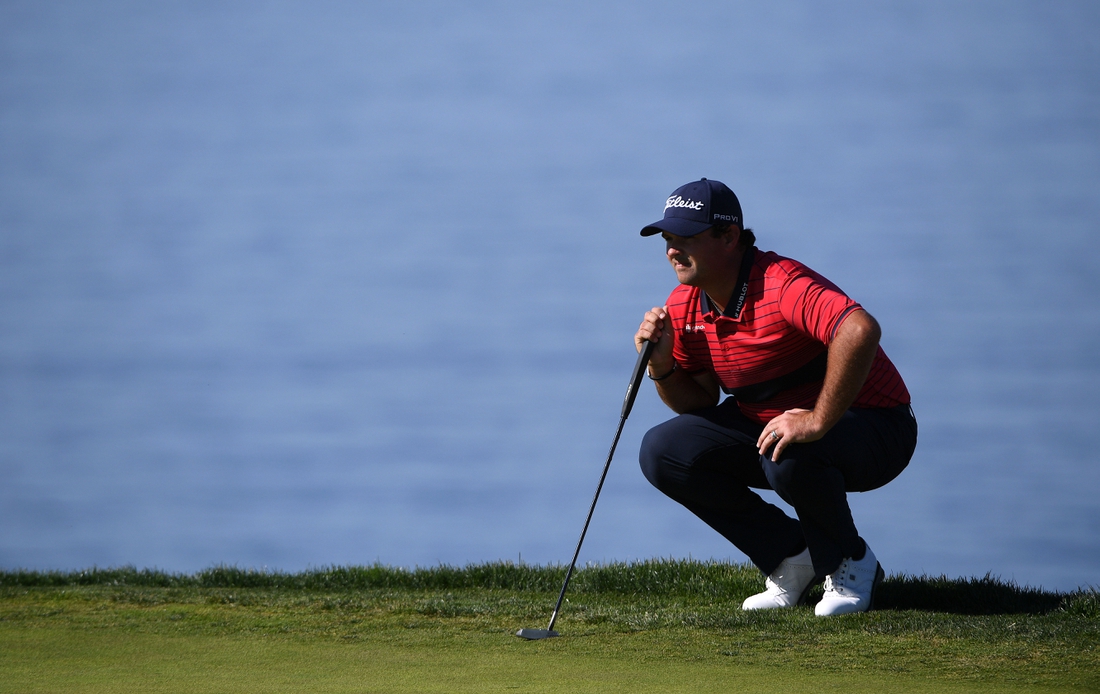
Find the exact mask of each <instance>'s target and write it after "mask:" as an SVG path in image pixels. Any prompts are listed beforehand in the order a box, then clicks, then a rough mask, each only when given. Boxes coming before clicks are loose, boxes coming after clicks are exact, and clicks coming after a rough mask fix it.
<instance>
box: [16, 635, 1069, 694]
mask: <svg viewBox="0 0 1100 694" xmlns="http://www.w3.org/2000/svg"><path fill="white" fill-rule="evenodd" d="M653 645H654V644H653V643H652V641H651V640H650V639H649V638H648V637H646V636H645V635H642V634H624V635H616V636H613V637H606V636H605V635H599V636H596V635H592V636H583V635H582V636H572V637H571V636H566V637H562V638H559V639H550V640H546V641H538V642H528V641H523V640H521V639H517V638H515V637H514V636H511V635H509V634H508V633H505V632H501V633H499V634H498V633H484V632H481V633H470V632H467V633H462V634H455V633H451V634H439V638H438V639H436V640H433V639H423V638H418V639H415V640H409V641H405V642H399V643H394V642H393V641H392V639H391V638H383V637H382V636H381V635H380V636H379V637H378V638H377V639H372V638H370V637H369V636H368V637H367V638H364V639H360V640H355V641H348V642H340V641H339V640H337V639H335V638H333V639H325V638H314V639H301V638H285V639H284V638H279V637H272V636H262V635H255V636H241V635H233V636H226V635H184V636H172V635H163V634H156V633H132V632H125V631H117V630H111V629H101V628H91V629H81V628H74V627H65V626H59V627H56V628H55V627H42V626H37V627H33V628H26V627H23V626H17V625H13V624H11V623H8V624H4V623H2V622H0V673H2V676H0V692H21V693H32V692H60V691H64V692H120V693H125V692H200V691H202V692H222V691H225V692H230V691H231V692H386V693H389V694H394V693H401V692H447V693H454V692H510V691H520V692H551V691H553V692H562V691H566V692H631V693H632V694H633V693H636V692H666V693H667V692H722V693H723V694H726V693H728V692H769V693H770V692H776V691H783V692H820V691H823V690H825V691H831V690H838V691H840V690H842V691H844V692H846V693H853V692H855V693H858V692H875V693H876V694H881V693H883V692H943V691H948V692H971V691H973V692H981V691H997V692H1005V691H1037V688H1036V687H1035V686H1034V685H1030V686H1028V687H1023V686H1021V687H1019V688H1016V687H1012V686H1011V685H1009V686H1007V687H1006V683H1004V682H1003V681H1002V682H999V683H995V684H994V683H991V684H984V683H981V682H977V683H976V682H965V683H963V682H951V681H944V680H938V679H937V680H928V679H920V678H916V677H913V676H911V675H907V674H905V673H902V672H899V673H896V674H882V673H868V672H848V673H845V672H821V671H816V670H810V669H804V668H798V667H790V666H786V667H782V668H781V667H774V668H770V667H766V666H764V667H762V666H759V665H754V666H746V665H744V664H741V663H738V661H737V659H736V658H735V657H727V658H721V659H718V658H710V659H706V660H688V659H686V658H685V659H683V660H678V659H677V658H676V657H675V656H674V655H670V654H668V653H654V652H652V646H653ZM715 645H716V647H721V645H720V644H717V643H716V644H715ZM1039 690H1040V691H1057V690H1055V689H1042V688H1039Z"/></svg>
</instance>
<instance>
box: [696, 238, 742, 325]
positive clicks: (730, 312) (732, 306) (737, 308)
mask: <svg viewBox="0 0 1100 694" xmlns="http://www.w3.org/2000/svg"><path fill="white" fill-rule="evenodd" d="M755 260H756V246H753V247H752V248H749V249H748V250H747V251H745V255H743V256H742V257H741V268H740V270H739V271H738V273H737V284H736V285H734V287H733V295H732V296H730V299H729V301H728V302H727V303H726V310H725V311H723V312H722V314H721V315H722V317H724V318H732V319H733V320H740V319H741V310H742V309H744V308H745V301H746V299H747V298H748V296H749V275H751V274H752V265H753V262H755ZM699 310H700V311H702V312H703V313H704V314H716V313H718V307H717V306H715V305H714V303H713V302H712V301H711V299H710V297H709V296H707V293H706V292H699ZM714 317H717V316H714Z"/></svg>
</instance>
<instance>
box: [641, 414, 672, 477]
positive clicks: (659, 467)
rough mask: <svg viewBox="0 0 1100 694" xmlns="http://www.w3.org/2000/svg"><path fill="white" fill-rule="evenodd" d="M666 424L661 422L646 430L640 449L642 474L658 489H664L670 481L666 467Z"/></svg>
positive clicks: (667, 438)
mask: <svg viewBox="0 0 1100 694" xmlns="http://www.w3.org/2000/svg"><path fill="white" fill-rule="evenodd" d="M667 424H668V423H667V422H666V423H665V424H660V425H658V426H655V427H653V428H652V429H650V430H649V431H647V432H646V435H645V436H643V437H642V446H641V448H640V449H639V450H638V463H639V464H640V465H641V467H642V474H643V475H645V478H646V479H647V480H649V483H650V484H652V485H653V486H654V487H656V488H657V489H662V490H663V489H664V488H666V487H667V483H668V482H669V479H668V475H667V474H666V468H667V466H668V458H667V456H668V453H669V444H670V441H669V438H670V437H669V436H668V435H667V434H665V433H664V431H663V429H664V428H666V425H667Z"/></svg>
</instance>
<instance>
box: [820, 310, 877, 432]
mask: <svg viewBox="0 0 1100 694" xmlns="http://www.w3.org/2000/svg"><path fill="white" fill-rule="evenodd" d="M881 335H882V331H881V329H880V328H879V325H878V321H876V320H875V319H874V317H872V316H871V314H869V313H867V312H866V311H856V312H854V313H852V314H851V315H849V316H848V317H847V318H846V319H845V320H844V322H843V323H842V324H841V325H840V329H839V330H837V334H836V337H835V338H833V341H832V342H831V343H830V344H829V366H828V369H827V370H826V372H825V382H824V384H823V385H822V387H821V394H820V395H818V398H817V404H815V405H814V415H815V417H816V418H817V420H818V422H819V423H820V424H821V426H822V427H823V428H824V430H828V429H831V428H832V427H833V425H834V424H836V423H837V422H838V421H840V418H841V417H842V416H843V415H844V413H845V412H846V411H847V410H848V408H849V407H851V406H852V403H853V402H855V399H856V396H858V395H859V391H860V390H861V389H862V388H863V384H864V383H865V382H866V381H867V375H868V374H869V373H871V364H872V363H874V360H875V354H876V353H877V352H878V343H879V338H880V337H881Z"/></svg>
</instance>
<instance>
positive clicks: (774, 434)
mask: <svg viewBox="0 0 1100 694" xmlns="http://www.w3.org/2000/svg"><path fill="white" fill-rule="evenodd" d="M772 438H773V439H775V440H776V441H778V440H779V434H777V433H775V429H772Z"/></svg>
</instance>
